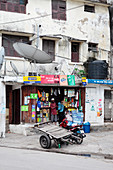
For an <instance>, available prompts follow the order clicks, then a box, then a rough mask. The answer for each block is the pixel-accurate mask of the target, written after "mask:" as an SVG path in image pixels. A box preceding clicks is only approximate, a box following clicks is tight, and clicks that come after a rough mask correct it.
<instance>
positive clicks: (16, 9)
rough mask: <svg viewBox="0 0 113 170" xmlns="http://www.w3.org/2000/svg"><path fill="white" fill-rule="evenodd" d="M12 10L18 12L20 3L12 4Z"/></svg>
mask: <svg viewBox="0 0 113 170" xmlns="http://www.w3.org/2000/svg"><path fill="white" fill-rule="evenodd" d="M13 12H18V13H19V12H20V5H18V4H14V5H13Z"/></svg>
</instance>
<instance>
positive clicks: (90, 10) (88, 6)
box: [84, 5, 95, 13]
mask: <svg viewBox="0 0 113 170" xmlns="http://www.w3.org/2000/svg"><path fill="white" fill-rule="evenodd" d="M84 11H86V12H92V13H94V12H95V6H91V5H84Z"/></svg>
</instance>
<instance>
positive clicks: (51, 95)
mask: <svg viewBox="0 0 113 170" xmlns="http://www.w3.org/2000/svg"><path fill="white" fill-rule="evenodd" d="M52 95H53V88H51V96H52Z"/></svg>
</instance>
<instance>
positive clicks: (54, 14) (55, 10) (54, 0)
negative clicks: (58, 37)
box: [52, 0, 58, 19]
mask: <svg viewBox="0 0 113 170" xmlns="http://www.w3.org/2000/svg"><path fill="white" fill-rule="evenodd" d="M52 18H53V19H58V1H57V0H52Z"/></svg>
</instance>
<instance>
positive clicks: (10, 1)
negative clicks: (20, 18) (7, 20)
mask: <svg viewBox="0 0 113 170" xmlns="http://www.w3.org/2000/svg"><path fill="white" fill-rule="evenodd" d="M27 3H28V1H27V0H0V10H2V11H9V12H17V13H24V14H25V13H26V4H27Z"/></svg>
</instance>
